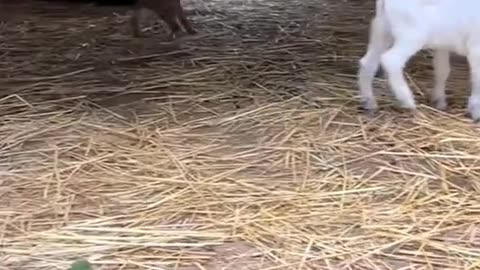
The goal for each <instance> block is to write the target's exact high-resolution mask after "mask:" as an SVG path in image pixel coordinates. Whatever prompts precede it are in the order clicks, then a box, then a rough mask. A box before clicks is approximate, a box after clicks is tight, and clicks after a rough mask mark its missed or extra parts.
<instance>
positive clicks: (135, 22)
mask: <svg viewBox="0 0 480 270" xmlns="http://www.w3.org/2000/svg"><path fill="white" fill-rule="evenodd" d="M139 16H140V9H139V8H135V9H134V10H133V14H132V17H130V25H131V27H132V31H133V36H134V37H140V36H141V33H140V22H139Z"/></svg>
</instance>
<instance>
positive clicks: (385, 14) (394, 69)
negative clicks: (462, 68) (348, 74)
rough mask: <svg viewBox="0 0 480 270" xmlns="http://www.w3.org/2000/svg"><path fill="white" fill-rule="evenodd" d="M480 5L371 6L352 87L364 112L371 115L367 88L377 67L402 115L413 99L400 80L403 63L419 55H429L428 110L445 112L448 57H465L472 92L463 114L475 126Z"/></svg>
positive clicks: (455, 1) (423, 1)
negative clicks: (366, 36) (431, 55)
mask: <svg viewBox="0 0 480 270" xmlns="http://www.w3.org/2000/svg"><path fill="white" fill-rule="evenodd" d="M479 11H480V0H377V2H376V14H375V17H374V18H373V19H372V21H371V24H370V40H369V44H368V49H367V53H366V54H365V55H364V56H363V57H362V59H361V60H360V69H359V73H358V84H359V88H360V95H361V98H362V103H363V107H364V109H366V110H367V111H369V112H370V113H371V112H373V111H375V110H376V109H377V102H376V100H375V97H374V95H373V89H372V83H373V79H374V77H375V74H376V72H377V70H378V68H379V66H380V65H381V66H382V67H383V69H384V70H385V71H386V74H387V76H388V82H389V86H390V88H391V90H392V92H393V94H394V95H395V97H396V99H397V100H398V101H399V103H400V106H401V107H402V108H406V109H415V107H416V105H415V99H414V96H413V94H412V91H411V90H410V87H409V86H408V84H407V82H406V80H405V78H404V76H403V69H404V67H405V64H406V63H407V61H408V60H409V59H410V58H411V57H412V56H414V55H415V54H416V53H417V52H418V51H420V50H422V49H433V50H434V60H433V65H434V75H435V85H434V87H433V89H432V91H431V92H430V100H431V102H432V104H433V105H434V106H435V107H436V108H438V109H440V110H445V109H446V107H447V101H446V96H445V85H446V81H447V79H448V76H449V74H450V60H449V58H450V52H454V53H457V54H459V55H462V56H466V57H467V59H468V62H469V65H470V70H471V86H472V90H471V91H472V92H471V95H470V98H469V101H468V110H469V112H470V115H471V117H472V118H473V120H475V121H480V13H479Z"/></svg>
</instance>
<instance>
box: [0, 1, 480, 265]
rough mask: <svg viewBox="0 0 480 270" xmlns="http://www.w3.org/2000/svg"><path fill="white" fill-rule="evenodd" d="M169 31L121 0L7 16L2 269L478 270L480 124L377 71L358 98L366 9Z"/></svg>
mask: <svg viewBox="0 0 480 270" xmlns="http://www.w3.org/2000/svg"><path fill="white" fill-rule="evenodd" d="M182 5H183V7H184V9H185V12H186V14H187V16H188V18H189V20H190V21H191V23H192V26H193V27H194V29H195V30H196V31H198V33H197V34H196V35H194V36H191V37H187V38H182V39H181V40H180V41H171V40H169V35H168V33H169V29H168V27H167V26H166V25H165V23H163V22H162V21H160V20H158V19H156V18H154V17H153V18H152V19H151V20H150V21H149V22H146V23H145V24H144V29H143V36H141V37H135V36H133V34H132V28H131V25H130V15H131V14H132V11H133V9H132V8H131V7H128V6H124V7H120V6H118V7H111V6H102V7H99V6H95V5H93V4H83V3H65V2H39V1H30V0H24V1H18V2H17V3H15V4H13V3H12V4H11V5H4V6H1V5H0V7H1V8H2V10H1V11H0V90H1V91H0V93H1V95H0V269H1V270H7V269H8V270H16V269H22V270H23V269H29V270H37V269H38V270H40V269H41V270H47V269H52V270H53V269H55V270H57V269H69V267H70V266H71V265H72V264H73V263H74V262H76V261H78V260H87V261H88V262H89V263H90V264H91V266H92V269H95V270H96V269H99V270H100V269H102V270H103V269H165V270H174V269H175V270H221V269H222V270H267V269H268V270H280V269H302V270H307V269H312V270H313V269H315V270H322V269H325V270H327V269H335V270H340V269H346V270H347V269H375V270H377V269H382V270H383V269H385V270H387V269H395V270H399V269H405V270H406V269H412V270H413V269H451V270H456V269H462V270H466V269H479V267H480V162H479V161H480V140H479V139H478V137H479V135H480V134H479V132H480V128H479V127H480V126H479V125H480V124H475V123H473V122H472V121H471V119H469V118H468V117H467V116H466V115H465V114H466V101H467V97H468V96H469V95H470V90H469V89H470V81H469V74H468V66H467V65H466V61H465V59H463V58H461V57H454V58H453V59H452V64H453V66H452V74H451V76H450V78H449V81H448V84H447V99H448V103H449V108H448V109H447V110H446V111H439V110H437V109H435V108H434V107H431V106H430V105H429V103H428V99H427V97H426V93H427V92H428V89H430V88H431V87H432V84H433V80H432V78H433V77H432V55H431V53H429V52H422V53H421V54H419V55H417V56H415V57H414V58H413V59H412V60H411V61H410V62H409V63H408V68H407V69H406V70H405V71H406V73H405V74H406V78H407V81H408V83H409V85H410V86H411V88H412V90H413V91H414V94H415V98H416V101H417V104H418V108H417V110H416V111H413V112H408V111H404V110H399V109H398V106H397V105H396V104H395V99H394V98H393V97H392V94H391V93H390V91H389V90H388V88H387V83H386V81H385V79H384V78H383V77H378V78H377V79H376V80H375V91H376V93H375V94H376V96H377V101H378V104H379V111H378V113H377V114H376V115H375V116H374V117H371V116H368V115H366V114H364V113H363V112H362V110H361V108H360V105H361V104H360V99H359V91H358V87H357V83H356V74H357V70H358V61H359V59H360V57H361V56H362V55H363V54H364V53H365V50H366V46H367V41H368V24H369V21H370V19H371V18H372V16H373V12H374V6H375V1H373V0H372V1H367V0H362V1H357V0H344V1H338V0H321V1H318V0H302V1H294V0H292V1H286V0H203V1H201V0H184V1H182Z"/></svg>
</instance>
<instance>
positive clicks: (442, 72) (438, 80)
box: [430, 49, 450, 110]
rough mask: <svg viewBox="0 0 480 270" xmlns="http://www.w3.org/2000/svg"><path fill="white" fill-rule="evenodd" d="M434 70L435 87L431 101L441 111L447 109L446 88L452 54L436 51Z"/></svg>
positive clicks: (445, 51)
mask: <svg viewBox="0 0 480 270" xmlns="http://www.w3.org/2000/svg"><path fill="white" fill-rule="evenodd" d="M433 69H434V76H435V85H434V86H433V89H432V92H431V93H430V101H431V103H432V104H433V106H434V107H435V108H437V109H439V110H445V109H447V97H446V95H445V87H446V84H447V79H448V76H449V75H450V52H449V51H448V50H441V49H439V50H435V51H434V55H433Z"/></svg>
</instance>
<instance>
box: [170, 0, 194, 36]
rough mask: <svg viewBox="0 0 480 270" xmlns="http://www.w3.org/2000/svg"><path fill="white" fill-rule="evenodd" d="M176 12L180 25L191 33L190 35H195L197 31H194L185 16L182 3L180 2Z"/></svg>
mask: <svg viewBox="0 0 480 270" xmlns="http://www.w3.org/2000/svg"><path fill="white" fill-rule="evenodd" d="M175 11H176V12H175V13H176V15H177V17H178V19H179V20H180V23H181V24H182V25H183V27H184V28H185V30H186V31H187V33H189V34H190V35H195V34H196V33H197V31H195V30H194V29H193V27H192V25H191V24H190V22H189V21H188V19H187V16H186V15H185V11H184V10H183V8H182V5H181V4H180V1H178V4H177V5H176V8H175Z"/></svg>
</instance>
